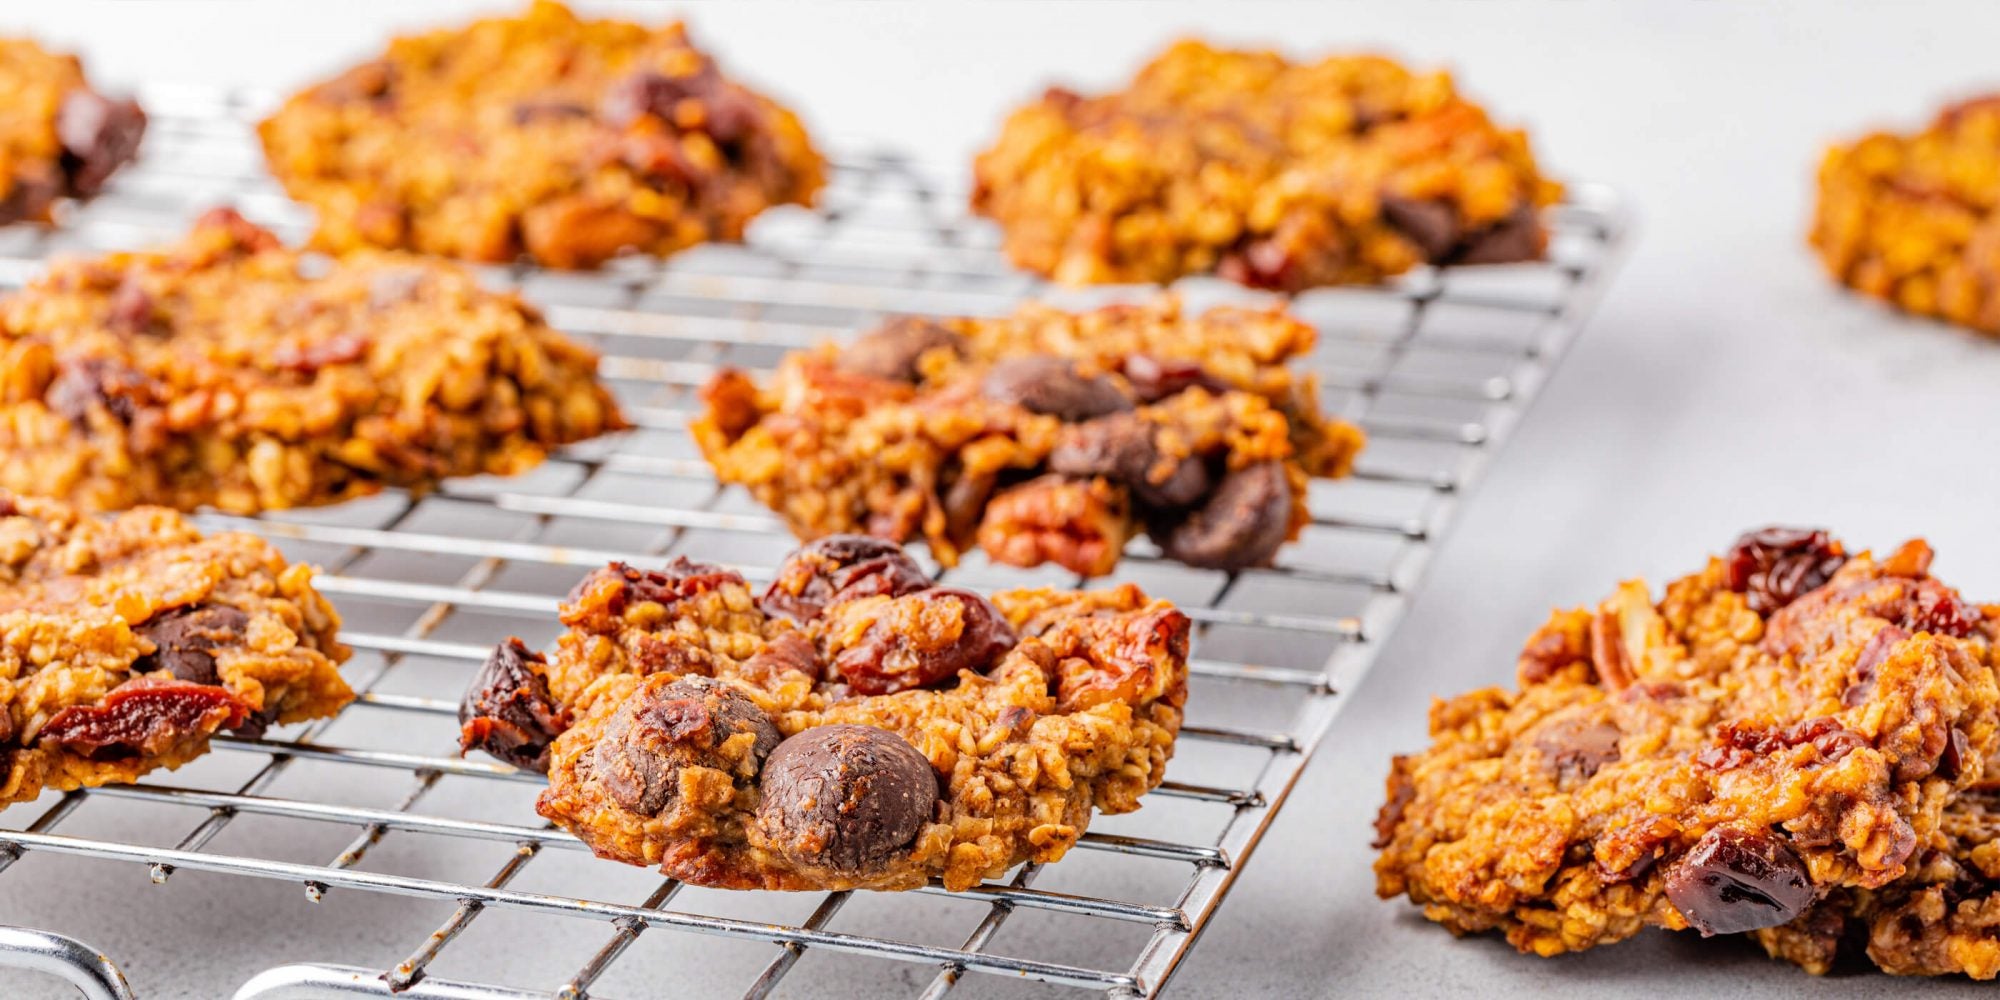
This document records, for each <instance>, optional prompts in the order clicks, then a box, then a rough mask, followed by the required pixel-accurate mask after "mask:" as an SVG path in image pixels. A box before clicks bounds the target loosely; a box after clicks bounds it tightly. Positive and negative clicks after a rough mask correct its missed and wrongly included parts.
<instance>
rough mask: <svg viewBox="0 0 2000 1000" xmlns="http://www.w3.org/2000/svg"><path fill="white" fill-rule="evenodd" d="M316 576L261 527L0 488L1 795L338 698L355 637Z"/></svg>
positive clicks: (155, 759) (282, 718)
mask: <svg viewBox="0 0 2000 1000" xmlns="http://www.w3.org/2000/svg"><path fill="white" fill-rule="evenodd" d="M311 579H312V571H311V569H310V568H309V567H306V566H302V565H288V564H287V563H286V562H285V561H284V559H283V558H282V557H280V556H279V554H278V552H277V550H276V549H274V548H272V547H271V546H270V545H269V544H268V543H266V542H264V541H263V540H262V539H259V538H256V537H253V536H250V535H243V534H234V533H230V534H220V535H213V536H209V537H206V538H204V537H203V536H202V535H201V534H200V533H198V532H196V531H195V530H194V528H193V526H192V525H190V524H189V523H188V521H187V520H186V519H185V518H183V517H181V515H179V514H177V513H174V512H172V511H168V510H163V509H161V508H157V507H147V508H140V509H138V510H133V511H130V512H128V513H125V514H120V515H118V516H116V517H114V518H109V519H105V520H98V519H95V518H92V517H89V516H86V515H83V514H80V513H78V512H77V511H76V510H74V509H72V508H70V507H67V506H65V505H63V504H60V503H56V502H54V501H49V500H36V499H29V498H15V497H8V496H6V495H5V494H0V765H3V766H0V804H4V803H7V802H18V801H23V800H26V799H32V798H34V797H35V796H36V795H37V794H39V793H40V791H41V790H42V789H43V788H45V787H46V788H54V789H59V790H68V789H73V788H80V787H86V786H96V785H102V784H108V783H116V782H130V781H133V780H135V779H137V778H138V777H139V776H140V775H142V774H144V773H146V772H147V771H150V770H152V769H154V768H157V767H168V768H173V767H178V766H180V765H181V764H183V763H185V762H187V761H188V760H191V759H193V758H194V757H196V756H199V755H200V754H201V753H203V752H205V751H206V750H207V749H208V741H209V737H210V736H211V735H213V734H214V733H215V732H216V731H217V730H218V729H223V728H235V729H244V728H247V729H248V730H249V731H251V732H259V731H261V730H262V728H263V726H265V725H269V724H271V723H273V722H277V723H288V722H297V721H300V720H303V719H311V718H319V717H323V716H327V715H331V714H333V713H334V712H335V711H338V710H339V709H340V707H341V706H342V705H345V704H346V703H347V702H348V700H349V699H350V698H352V697H353V695H352V693H351V692H350V691H349V690H348V687H347V684H346V682H345V681H343V680H342V679H341V677H340V673H339V669H338V667H339V664H340V663H341V662H342V661H344V660H346V659H347V655H348V650H347V648H346V647H345V646H342V645H341V644H340V642H339V640H338V639H336V638H335V632H336V630H337V629H338V628H339V625H340V617H339V615H337V614H336V613H335V612H334V610H333V607H332V606H331V605H329V604H328V603H327V602H326V600H325V599H324V598H322V597H321V596H320V595H319V594H318V593H317V592H316V591H314V590H313V589H312V584H311ZM186 616H197V617H196V621H202V620H203V619H204V617H205V619H206V624H205V625H200V626H189V625H188V624H187V623H186V620H185V618H186Z"/></svg>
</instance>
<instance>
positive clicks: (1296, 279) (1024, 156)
mask: <svg viewBox="0 0 2000 1000" xmlns="http://www.w3.org/2000/svg"><path fill="white" fill-rule="evenodd" d="M973 170H974V180H975V186H974V189H973V194H972V207H973V210H974V211H976V212H978V213H980V214H982V215H986V216H989V217H991V218H992V219H994V220H995V221H997V222H998V223H999V224H1000V226H1001V229H1002V230H1003V231H1004V233H1005V246H1006V251H1007V255H1008V256H1009V257H1010V258H1011V259H1012V260H1013V262H1014V263H1015V264H1016V265H1017V266H1020V267H1023V268H1026V269H1028V270H1030V271H1034V272H1036V273H1038V274H1043V275H1047V276H1049V277H1052V278H1054V279H1056V280H1057V281H1061V282H1064V283H1068V284H1090V283H1104V282H1159V283H1164V282H1170V281H1173V280H1174V279H1176V278H1180V277H1183V276H1186V275H1198V274H1219V275H1221V276H1222V277H1224V278H1228V279H1229V280H1232V281H1237V282H1241V283H1243V284H1246V285H1251V286H1254V287H1259V288H1271V289H1277V290H1281V291H1298V290H1301V289H1306V288H1311V287H1315V286H1320V285H1341V284H1354V283H1366V282H1375V281H1379V280H1382V279H1384V278H1388V277H1392V276H1394V275H1397V274H1401V273H1403V272H1405V271H1408V270H1410V269H1411V268H1414V267H1417V266H1418V265H1420V264H1438V265H1446V264H1488V263H1505V262H1510V261H1522V260H1533V259H1537V258H1539V257H1541V256H1542V254H1543V252H1544V250H1545V249H1546V246H1547V242H1548V236H1547V233H1546V231H1545V230H1544V228H1543V226H1542V223H1541V221H1540V218H1539V214H1538V212H1539V209H1541V208H1542V207H1544V206H1547V205H1549V204H1551V203H1553V202H1554V201H1555V200H1556V199H1557V198H1558V197H1559V196H1560V193H1561V188H1560V187H1559V186H1558V185H1557V184H1555V183H1554V182H1552V181H1549V180H1547V179H1545V178H1543V177H1542V175H1541V173H1540V171H1539V170H1538V169H1537V168H1536V166H1535V160H1534V157H1533V155H1532V154H1531V153H1530V152H1529V148H1528V139H1527V136H1526V135H1525V134H1524V133H1522V132H1520V131H1518V130H1515V129H1507V128H1502V127H1500V126H1498V125H1496V124H1494V123H1493V121H1492V120H1491V119H1489V118H1488V117H1487V114H1486V112H1485V110H1484V109H1482V108H1480V107H1479V106H1478V105H1476V104H1473V103H1471V102H1470V101H1467V100H1466V99H1465V98H1464V97H1462V96H1460V95H1459V93H1458V91H1457V89H1456V87H1455V86H1454V85H1453V83H1452V80H1451V77H1450V75H1449V74H1447V73H1443V72H1429V73H1416V72H1412V71H1410V70H1408V69H1406V68H1404V67H1403V66H1401V65H1399V64H1397V63H1395V62H1393V61H1391V60H1389V59H1385V58H1381V57H1378V56H1335V57H1330V58H1326V59H1322V60H1320V61H1318V62H1312V63H1292V62H1288V61H1286V60H1285V59H1284V58H1283V57H1281V56H1279V55H1277V54H1276V53H1273V52H1252V51H1236V50H1227V49H1216V48H1212V47H1210V46H1208V45H1206V44H1204V43H1202V42H1198V41H1193V40H1189V41H1183V42H1180V43H1178V44H1176V45H1174V46H1173V47H1171V48H1169V49H1168V50H1167V51H1166V52H1165V53H1163V54H1161V55H1160V56H1159V57H1158V58H1156V59H1154V60H1153V62H1151V63H1150V64H1148V65H1147V66H1146V67H1145V68H1143V69H1141V70H1140V71H1139V75H1138V76H1137V77H1136V78H1135V79H1134V80H1133V81H1132V83H1131V85H1130V86H1128V87H1127V88H1126V89H1124V90H1122V91H1118V92H1115V93H1111V94H1105V95H1102V96H1098V97H1085V96H1082V95H1079V94H1076V93H1073V92H1071V91H1068V90H1063V89H1061V88H1053V89H1051V90H1049V91H1048V93H1046V94H1045V95H1043V97H1042V98H1041V99H1040V100H1039V101H1036V102H1034V103H1032V104H1029V105H1027V106H1025V107H1023V108H1021V109H1020V110H1018V111H1016V112H1014V114H1013V115H1012V116H1010V117H1009V118H1008V119H1007V121H1006V123H1005V124H1004V125H1003V126H1002V127H1001V131H1000V137H999V139H998V140H997V141H996V142H995V143H994V145H993V147H992V148H991V149H989V150H987V151H986V152H984V153H982V154H980V156H979V157H978V159H977V161H976V162H975V164H974V167H973Z"/></svg>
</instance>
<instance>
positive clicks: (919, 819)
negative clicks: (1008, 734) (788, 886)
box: [757, 725, 938, 874]
mask: <svg viewBox="0 0 2000 1000" xmlns="http://www.w3.org/2000/svg"><path fill="white" fill-rule="evenodd" d="M760 787H761V791H762V794H763V797H762V801H760V802H759V803H758V805H757V825H758V829H759V830H760V831H761V832H762V833H763V835H764V837H765V838H767V839H768V840H769V841H770V843H771V844H772V845H773V846H774V847H775V848H776V849H777V850H778V852H779V853H780V854H782V855H784V856H785V857H786V858H788V859H790V860H791V861H792V862H793V863H794V864H798V865H801V866H811V867H816V868H831V869H834V870H836V871H840V872H846V873H850V874H864V873H866V872H868V871H870V870H872V869H875V868H878V867H880V866H881V865H882V864H884V863H885V862H887V861H888V860H890V859H891V858H892V857H894V856H895V855H896V854H897V853H898V852H900V851H902V850H903V849H904V848H906V847H908V846H909V845H910V843H911V842H912V841H914V840H915V839H916V837H917V833H918V832H919V831H921V830H922V829H923V827H924V824H925V823H926V822H928V821H929V820H930V818H931V815H932V814H933V812H934V811H935V808H936V803H937V800H938V778H937V772H936V771H934V770H932V768H931V763H930V761H929V760H927V759H925V757H924V755H923V754H922V753H920V752H919V751H918V750H917V748H916V747H913V746H911V745H910V744H909V742H908V741H906V740H904V739H903V738H902V737H901V736H898V735H896V734H895V733H892V732H889V731H888V730H885V729H877V728H875V727H874V726H850V725H836V726H817V727H815V728H812V729H807V730H805V731H803V732H801V733H799V734H798V735H796V736H793V737H791V738H790V739H787V740H786V741H785V742H783V743H781V744H779V745H778V749H777V750H776V751H774V752H773V753H772V754H771V757H770V759H769V760H768V761H766V762H765V764H764V778H763V782H762V785H761V786H760Z"/></svg>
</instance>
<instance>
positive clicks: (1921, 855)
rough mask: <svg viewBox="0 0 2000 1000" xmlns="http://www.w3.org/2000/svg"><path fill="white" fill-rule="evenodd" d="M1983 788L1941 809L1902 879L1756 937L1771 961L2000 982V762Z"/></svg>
mask: <svg viewBox="0 0 2000 1000" xmlns="http://www.w3.org/2000/svg"><path fill="white" fill-rule="evenodd" d="M1983 774H1984V775H1986V777H1985V779H1984V782H1985V786H1984V787H1981V788H1977V789H1973V790H1971V791H1967V792H1965V793H1963V794H1961V795H1959V797H1958V798H1956V799H1953V800H1952V801H1951V803H1950V804H1949V805H1947V806H1945V810H1944V815H1943V816H1942V817H1941V818H1940V820H1939V823H1938V836H1937V837H1936V838H1934V839H1933V840H1932V841H1931V842H1929V843H1927V844H1925V845H1924V847H1923V848H1922V849H1920V850H1919V852H1918V854H1917V855H1916V856H1915V858H1914V859H1913V860H1912V861H1911V863H1910V873H1909V874H1908V875H1905V876H1904V877H1903V878H1901V879H1899V880H1897V881H1895V882H1892V883H1890V884H1889V885H1886V886H1883V887H1882V888H1880V889H1872V890H1871V889H1840V890H1835V891H1833V892H1831V893H1829V894H1828V895H1827V897H1826V898H1825V899H1822V900H1820V901H1819V902H1818V903H1816V904H1814V906H1813V908H1812V909H1810V910H1807V911H1806V912H1805V913H1804V914H1803V915H1801V916H1800V917H1798V918H1797V919H1796V920H1793V921H1792V922H1791V923H1789V924H1786V925H1784V926H1781V927H1772V928H1767V929H1764V930H1760V931H1758V932H1757V940H1758V942H1759V943H1760V944H1762V945H1763V946H1764V949H1765V950H1766V951H1768V952H1769V953H1770V954H1771V956H1772V957H1774V958H1781V959H1784V960H1786V961H1788V962H1795V963H1797V964H1799V965H1801V966H1803V967H1805V968H1806V969H1808V970H1810V971H1812V972H1815V973H1824V972H1828V971H1831V970H1832V969H1833V968H1834V962H1835V960H1836V959H1840V958H1844V957H1845V956H1847V955H1848V954H1850V953H1855V954H1861V955H1865V956H1866V957H1867V958H1868V959H1869V960H1870V961H1873V962H1874V963H1875V964H1876V965H1877V966H1879V967H1880V968H1881V969H1882V970H1883V971H1885V972H1892V973H1895V974H1896V975H1900V976H1944V975H1953V974H1964V975H1967V976H1971V977H1972V978H1974V979H1992V978H1994V977H1996V976H2000V782H1996V781H1995V778H1996V776H2000V758H1993V757H1989V758H1987V761H1986V769H1985V771H1984V772H1983Z"/></svg>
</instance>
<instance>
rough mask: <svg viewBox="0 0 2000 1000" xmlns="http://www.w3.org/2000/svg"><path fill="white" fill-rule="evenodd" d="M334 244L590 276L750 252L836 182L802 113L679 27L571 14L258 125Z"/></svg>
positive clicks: (324, 239)
mask: <svg viewBox="0 0 2000 1000" xmlns="http://www.w3.org/2000/svg"><path fill="white" fill-rule="evenodd" d="M258 133H259V135H260V136H261V137H262V138H263V142H264V151H265V154H266V156H267V157H268V159H269V161H270V166H271V172H272V173H273V174H275V175H277V178H278V180H279V182H280V183H282V184H283V185H284V186H285V190H286V191H288V192H289V193H290V194H291V196H292V197H294V198H297V199H298V200H300V201H302V202H305V203H306V204H308V205H311V206H312V207H313V208H314V209H315V210H317V211H318V213H319V232H318V234H317V236H316V237H315V242H316V244H317V245H318V246H320V247H322V248H324V249H328V250H333V251H342V252H344V251H347V250H352V249H356V248H359V247H384V248H391V249H409V250H416V251H420V252H422V253H427V254H437V255H441V256H447V257H458V258H462V259H465V260H476V261H511V260H514V259H516V258H519V257H527V258H530V259H532V260H534V261H535V262H536V263H539V264H542V265H544V266H547V267H559V268H589V267H595V266H597V265H598V264H601V263H603V262H604V261H605V260H607V259H609V258H610V257H612V256H614V255H616V254H618V253H620V252H621V251H626V250H636V251H639V252H642V253H649V254H657V255H665V254H670V253H673V252H675V251H677V250H681V249H684V248H686V247H689V246H692V245H694V244H696V243H702V242H705V241H711V240H740V239H742V237H743V230H744V227H746V226H747V225H749V223H750V220H751V219H752V218H754V217H756V215H757V214H758V213H759V212H762V211H763V210H765V209H766V208H769V207H771V206H773V205H784V204H798V205H809V204H811V203H812V201H813V198H814V196H815V194H816V193H817V192H818V190H819V189H820V187H821V185H822V184H823V175H824V173H825V170H826V166H825V163H824V161H823V160H822V159H821V157H820V154H819V153H818V152H817V151H815V150H814V149H813V146H812V144H811V143H810V142H809V141H808V140H807V138H806V133H805V130H804V128H803V127H802V126H801V125H800V124H799V120H798V117H797V116H796V115H794V114H793V113H792V112H791V111H789V110H787V109H785V108H784V107H781V106H779V105H778V104H777V103H776V102H774V101H772V100H771V99H770V98H767V97H764V96H763V95H761V94H758V93H756V92H755V91H752V90H750V89H749V88H747V87H744V86H743V85H742V84H739V83H737V82H735V81H733V80H730V79H728V78H726V77H724V76H723V75H722V73H721V71H720V70H718V69H717V68H716V65H715V62H714V61H713V60H712V59H710V58H709V57H708V55H707V54H706V53H704V52H702V51H701V50H699V49H697V48H695V47H694V45H693V43H691V42H690V41H689V40H688V36H687V31H686V29H685V28H684V27H683V26H682V25H681V24H679V23H674V24H670V25H667V26H665V27H662V28H657V29H655V28H647V27H643V26H641V25H637V24H628V23H626V22H623V21H609V20H605V21H587V20H581V19H579V18H577V17H576V16H575V15H574V14H572V13H570V12H569V10H567V9H566V8H564V7H563V6H561V5H560V4H556V3H549V2H537V3H535V4H534V5H533V6H531V7H530V8H529V9H528V11H527V12H526V13H525V14H523V15H521V16H518V17H502V18H489V19H486V20H481V21H475V22H473V23H472V24H470V25H467V26H465V27H463V28H459V29H453V30H442V31H432V32H428V33H424V34H418V35H410V36H407V37H403V38H398V39H395V40H394V41H392V42H391V43H390V44H389V49H388V51H387V52H386V53H384V54H383V56H382V57H381V58H379V59H376V60H374V61H372V62H367V63H363V64H361V65H359V66H355V67H354V68H352V69H350V70H348V71H347V72H345V73H342V74H341V75H339V76H336V77H334V78H333V79H331V80H327V81H326V82H324V83H320V84H318V85H316V86H313V87H310V88H308V89H306V90H305V91H303V92H302V93H300V94H298V95H296V96H294V97H292V98H291V99H290V100H289V101H287V102H286V103H285V105H284V107H283V108H281V109H280V110H279V111H278V112H277V114H275V115H273V116H272V117H271V118H269V119H268V120H266V121H265V122H263V123H262V124H261V125H260V126H259V127H258Z"/></svg>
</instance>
